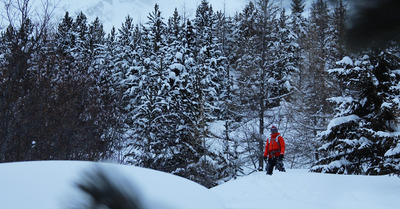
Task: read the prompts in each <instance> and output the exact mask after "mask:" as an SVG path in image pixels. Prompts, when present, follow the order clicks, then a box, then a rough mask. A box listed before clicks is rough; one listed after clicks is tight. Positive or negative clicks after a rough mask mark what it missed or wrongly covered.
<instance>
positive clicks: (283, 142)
mask: <svg viewBox="0 0 400 209" xmlns="http://www.w3.org/2000/svg"><path fill="white" fill-rule="evenodd" d="M278 141H279V145H281V153H280V154H281V155H285V140H283V137H282V136H279V138H278Z"/></svg>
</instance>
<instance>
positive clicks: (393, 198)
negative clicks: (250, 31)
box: [211, 170, 400, 209]
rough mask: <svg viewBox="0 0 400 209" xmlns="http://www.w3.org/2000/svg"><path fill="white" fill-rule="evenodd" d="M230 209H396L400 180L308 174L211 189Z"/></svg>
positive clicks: (259, 177)
mask: <svg viewBox="0 0 400 209" xmlns="http://www.w3.org/2000/svg"><path fill="white" fill-rule="evenodd" d="M211 191H213V192H214V193H216V194H217V195H218V196H220V198H222V200H223V202H224V203H225V208H226V209H239V208H240V209H261V208H263V209H265V208H279V209H314V208H315V209H334V208H335V209H347V208H348V209H358V208H360V209H369V208H370V209H378V208H379V209H395V208H400V178H398V177H388V176H380V177H377V176H374V177H373V176H344V175H332V174H319V173H309V172H307V171H306V170H288V172H286V173H279V172H277V171H275V172H274V175H272V176H266V175H265V173H264V172H258V173H253V174H251V175H249V176H246V177H242V178H238V179H237V180H233V181H230V182H227V183H225V184H223V185H220V186H218V187H216V188H213V189H211Z"/></svg>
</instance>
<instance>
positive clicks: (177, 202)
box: [0, 161, 400, 209]
mask: <svg viewBox="0 0 400 209" xmlns="http://www.w3.org/2000/svg"><path fill="white" fill-rule="evenodd" d="M99 165H101V167H102V168H104V169H106V170H107V171H108V172H112V173H113V176H114V177H115V178H116V179H118V180H119V181H120V182H124V184H125V185H126V183H125V181H124V179H125V180H128V182H129V184H128V185H132V186H133V187H135V188H137V189H139V190H140V196H141V199H142V200H143V201H144V202H145V204H146V206H147V207H146V208H147V209H224V208H225V209H239V208H240V209H261V208H262V209H265V208H279V209H313V208H315V209H333V208H335V209H336V208H337V209H347V208H349V209H358V208H361V209H369V208H370V209H395V208H396V209H398V208H400V199H399V197H400V178H398V177H393V176H392V177H389V176H379V177H376V176H375V177H372V176H342V175H329V174H316V173H308V172H307V171H306V170H288V172H286V173H279V172H277V171H275V173H274V175H272V176H266V175H265V173H264V172H258V173H253V174H251V175H249V176H245V177H240V178H238V179H236V180H231V181H229V182H227V183H225V184H222V185H220V186H217V187H215V188H212V189H209V190H208V189H206V188H204V187H202V186H200V185H198V184H196V183H193V182H191V181H189V180H186V179H183V178H180V177H177V176H173V175H171V174H166V173H162V172H159V171H154V170H149V169H143V168H136V167H131V166H122V165H113V164H105V163H101V164H99V163H89V162H76V161H44V162H23V163H3V164H0V209H27V208H29V209H68V208H69V205H70V203H71V202H73V201H77V200H79V198H83V197H82V195H81V194H80V193H79V192H78V191H77V189H76V187H74V183H76V182H77V181H78V180H79V179H81V177H82V176H81V175H82V174H83V172H85V171H88V170H90V169H93V168H96V167H98V166H99Z"/></svg>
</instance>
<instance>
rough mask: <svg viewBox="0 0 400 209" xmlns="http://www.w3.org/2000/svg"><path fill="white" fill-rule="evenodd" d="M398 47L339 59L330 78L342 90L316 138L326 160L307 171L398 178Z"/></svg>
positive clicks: (399, 63)
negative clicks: (393, 175) (332, 116)
mask: <svg viewBox="0 0 400 209" xmlns="http://www.w3.org/2000/svg"><path fill="white" fill-rule="evenodd" d="M398 50H399V49H398V47H394V48H389V49H385V50H382V51H370V52H368V53H367V54H368V55H364V56H361V57H354V58H350V57H345V58H343V59H342V60H341V61H340V62H338V63H337V64H338V68H335V69H331V70H330V74H332V75H335V76H336V77H337V78H338V79H340V80H341V81H342V82H343V83H344V85H345V87H346V90H345V91H344V92H343V94H342V95H340V96H339V97H332V98H330V101H331V102H333V103H335V104H336V112H337V113H336V115H335V118H334V119H333V120H331V122H330V123H329V125H328V127H327V129H326V130H325V131H323V132H321V134H320V138H321V140H322V141H324V142H325V144H324V145H322V146H321V148H320V150H321V151H325V152H326V154H327V156H326V157H324V158H322V159H321V160H320V161H318V162H317V164H316V165H315V166H314V167H313V168H312V169H311V171H313V172H326V173H340V174H367V175H376V174H379V175H381V174H393V173H395V174H399V170H398V162H399V160H398V159H399V152H398V146H399V145H398V143H399V136H400V134H399V132H398V129H399V112H400V108H399V101H398V98H399V93H400V92H399V78H400V76H399V73H398V69H399V67H400V58H399V56H398Z"/></svg>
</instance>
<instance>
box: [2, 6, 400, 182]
mask: <svg viewBox="0 0 400 209" xmlns="http://www.w3.org/2000/svg"><path fill="white" fill-rule="evenodd" d="M7 2H19V3H20V4H19V7H12V5H13V4H7ZM2 3H3V4H4V6H7V5H8V6H9V7H6V9H7V11H8V12H9V13H7V14H3V15H4V16H7V15H8V17H15V18H8V20H9V21H8V22H2V24H3V25H4V27H2V28H0V29H1V30H0V162H15V161H33V160H85V161H112V162H117V163H121V164H128V165H134V166H140V167H146V168H152V169H156V170H160V171H165V172H168V173H173V174H176V175H179V176H183V177H185V178H188V179H191V180H194V181H196V182H198V183H200V184H202V185H204V186H206V187H213V186H215V185H218V184H220V183H221V182H224V181H227V180H229V179H232V178H236V177H237V176H240V175H244V174H246V173H249V172H251V171H256V170H259V169H262V168H263V166H264V165H263V164H264V162H263V158H262V155H263V151H264V146H265V139H266V137H268V135H269V134H270V132H269V127H270V126H271V125H272V124H275V125H277V126H279V131H280V133H281V135H282V136H283V137H284V138H285V142H286V154H285V166H286V167H287V168H293V169H295V168H303V169H304V168H305V169H310V170H311V171H313V172H325V173H337V174H362V175H381V174H394V175H399V174H400V125H399V122H400V121H399V120H400V100H399V98H400V51H399V49H400V48H399V47H400V44H399V43H398V42H390V43H388V44H385V45H379V46H378V47H365V48H361V49H360V48H357V50H354V49H352V48H351V47H349V45H348V44H346V36H345V35H346V32H345V31H346V29H345V28H346V21H347V19H348V13H349V11H348V9H349V7H348V5H347V4H346V3H344V2H343V1H342V0H338V1H326V0H312V1H311V3H310V4H311V7H310V12H309V13H305V12H304V5H305V1H304V0H292V2H291V8H290V11H285V9H283V8H281V7H280V5H279V4H278V3H277V2H276V1H274V0H254V1H249V3H248V4H247V5H246V6H245V7H244V8H243V10H242V11H238V12H237V13H236V15H234V16H227V15H225V13H224V12H222V11H214V10H213V7H212V5H211V4H210V3H208V1H207V0H202V1H201V3H200V4H199V5H198V7H197V9H196V12H195V15H194V17H193V18H185V17H184V16H183V15H181V14H180V13H179V11H178V9H175V12H174V13H173V15H172V16H171V17H169V18H163V17H162V15H161V13H162V11H163V8H159V6H158V5H157V4H155V5H154V9H153V10H152V11H149V13H148V16H147V19H146V21H145V23H143V24H136V23H135V21H134V20H133V19H132V18H131V17H130V16H127V17H126V20H125V22H123V23H121V24H120V25H115V27H114V28H113V29H112V30H111V31H105V30H104V29H103V25H102V24H101V21H100V19H99V18H97V19H96V20H94V21H88V20H87V17H86V16H85V14H84V13H80V14H79V15H77V16H72V15H70V14H69V13H68V12H67V13H65V15H64V17H63V18H62V19H60V20H57V21H55V23H54V21H53V22H52V21H50V19H51V18H50V15H49V14H50V12H49V13H46V12H45V13H44V14H40V17H41V18H33V17H34V15H35V14H33V13H32V12H31V11H30V10H29V4H30V3H31V2H30V1H29V0H2ZM2 6H3V5H2Z"/></svg>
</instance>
